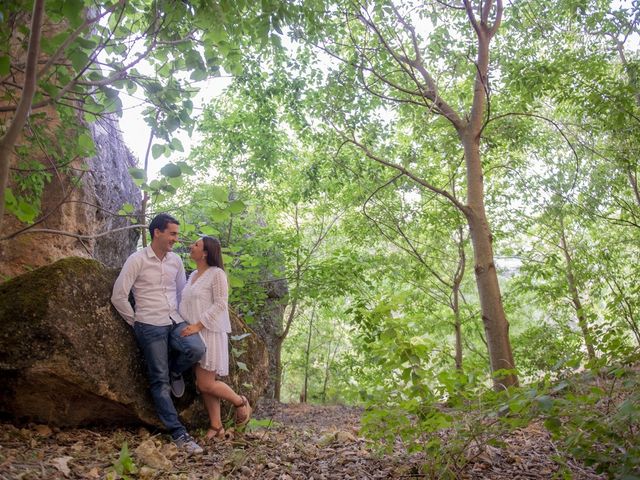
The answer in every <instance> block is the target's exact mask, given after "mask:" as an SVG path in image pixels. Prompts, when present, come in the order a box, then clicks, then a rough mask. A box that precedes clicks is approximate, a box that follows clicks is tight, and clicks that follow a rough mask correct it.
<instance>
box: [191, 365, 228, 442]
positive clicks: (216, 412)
mask: <svg viewBox="0 0 640 480" xmlns="http://www.w3.org/2000/svg"><path fill="white" fill-rule="evenodd" d="M195 370H196V382H197V384H198V388H199V389H200V393H201V395H202V400H203V401H204V406H205V408H206V409H207V413H208V414H209V425H210V427H211V429H213V431H214V432H213V435H212V436H218V435H216V432H218V433H221V434H222V435H224V430H222V418H221V416H220V399H219V398H218V397H216V396H215V395H212V394H211V393H208V392H207V391H206V387H205V389H204V390H203V388H202V386H203V385H205V386H206V385H208V384H210V383H213V382H215V374H214V373H213V372H209V371H207V370H205V369H203V368H200V366H199V365H196V369H195ZM209 433H212V432H211V431H210V432H209ZM222 435H220V436H222ZM207 437H209V435H207Z"/></svg>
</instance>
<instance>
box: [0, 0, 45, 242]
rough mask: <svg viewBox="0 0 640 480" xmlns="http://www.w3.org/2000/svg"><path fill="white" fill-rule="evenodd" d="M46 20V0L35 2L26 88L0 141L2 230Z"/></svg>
mask: <svg viewBox="0 0 640 480" xmlns="http://www.w3.org/2000/svg"><path fill="white" fill-rule="evenodd" d="M43 18H44V0H35V2H34V3H33V13H32V15H31V33H30V35H29V49H28V51H27V68H26V71H25V78H24V88H23V89H22V96H21V97H20V103H19V104H18V108H17V109H16V114H15V116H14V117H13V120H12V121H11V125H9V128H8V130H7V132H6V133H5V134H4V136H3V137H2V139H1V140H0V229H1V228H2V224H3V220H4V202H5V195H4V191H5V188H6V187H7V183H8V181H9V164H10V162H11V153H12V152H13V147H14V145H15V143H16V141H17V139H18V136H19V135H20V132H21V131H22V128H23V127H24V124H25V122H26V121H27V118H28V117H29V112H30V111H31V102H32V101H33V95H34V94H35V91H36V68H37V65H38V55H39V50H40V35H41V33H42V21H43Z"/></svg>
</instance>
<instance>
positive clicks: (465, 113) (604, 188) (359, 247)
mask: <svg viewBox="0 0 640 480" xmlns="http://www.w3.org/2000/svg"><path fill="white" fill-rule="evenodd" d="M1 15H2V16H1V25H0V28H1V30H0V35H2V38H3V41H2V42H0V81H1V82H2V91H1V92H3V95H2V99H1V101H0V115H2V118H3V124H2V126H1V127H0V128H1V129H2V130H1V133H2V135H3V136H2V139H1V140H0V167H1V168H0V173H1V174H2V175H0V181H1V182H2V183H1V185H0V187H2V188H0V218H2V219H4V220H2V221H3V223H4V225H5V228H3V229H2V239H0V240H1V241H2V242H15V241H17V239H19V238H20V237H21V236H23V235H26V234H30V235H36V234H40V235H42V236H43V238H45V239H47V240H45V241H49V240H48V239H51V238H52V236H51V235H52V233H51V232H38V230H42V228H41V225H39V224H40V223H42V219H43V218H46V217H47V216H49V215H51V214H52V211H51V210H48V209H47V208H45V207H44V206H43V204H42V202H41V195H42V192H43V190H44V189H45V188H46V185H49V184H52V183H55V182H59V181H62V180H61V179H62V178H64V179H65V181H69V182H71V184H73V182H78V183H79V182H80V181H81V179H82V176H83V175H84V173H82V172H83V171H84V170H87V168H86V166H85V167H83V163H82V159H83V158H87V157H91V156H92V155H93V154H95V145H94V142H93V140H92V136H91V135H90V132H89V126H90V125H91V123H92V122H96V121H99V120H100V119H102V118H105V117H106V116H108V115H118V114H119V113H121V108H122V103H121V100H120V98H121V97H122V96H124V95H132V96H135V97H136V98H138V99H140V101H143V102H146V103H147V104H148V107H147V108H146V110H145V111H144V121H145V122H146V123H147V124H148V125H149V126H150V128H151V135H150V137H149V139H148V145H149V148H148V151H147V155H146V158H144V159H141V163H140V165H138V166H137V167H133V168H131V169H130V173H131V176H132V177H133V179H134V181H135V182H136V184H137V185H138V186H139V187H140V189H141V190H142V192H143V198H142V203H141V205H139V206H138V205H135V202H133V201H131V202H127V203H125V204H123V205H122V206H121V207H120V211H119V212H111V214H113V215H115V216H118V217H122V218H124V219H126V220H127V222H126V227H123V228H127V229H137V228H138V225H139V224H144V223H145V222H146V219H148V218H149V217H150V216H152V215H153V214H154V213H155V212H159V211H169V212H172V213H173V214H175V215H176V216H177V217H178V218H179V219H180V221H181V226H182V227H181V228H182V233H183V234H184V243H185V246H186V245H187V244H188V242H189V241H191V240H194V239H195V238H197V236H198V235H202V234H206V235H214V236H217V237H219V238H220V239H221V240H222V242H223V245H224V252H225V262H226V265H227V267H228V273H229V278H230V285H231V295H232V298H231V302H232V303H233V305H234V306H235V308H236V309H237V310H238V312H239V314H240V315H241V316H242V317H243V319H244V320H245V321H246V322H247V323H248V324H249V325H251V324H252V323H255V322H259V321H260V320H259V319H260V312H261V311H262V310H263V309H264V308H265V307H264V305H265V303H266V302H267V300H268V297H269V289H270V288H271V284H273V283H275V282H279V281H280V282H281V281H282V280H286V283H287V285H288V295H287V297H286V309H285V310H284V314H283V319H282V324H281V325H279V326H278V332H277V341H276V342H275V343H274V345H273V346H272V349H273V352H272V354H273V355H274V358H275V366H274V368H275V372H276V374H275V377H274V379H273V380H274V389H273V392H274V393H273V394H274V397H275V398H276V399H278V400H282V401H285V402H289V401H296V402H297V401H302V402H304V401H307V402H322V403H325V402H327V403H334V402H338V403H348V404H359V405H363V406H366V407H367V409H366V412H365V415H364V417H363V430H364V431H365V432H366V433H367V434H368V435H370V436H371V437H373V438H375V439H377V440H380V441H381V443H380V445H382V446H383V448H384V446H385V445H386V447H388V448H393V446H394V439H397V438H400V439H402V442H403V445H404V446H405V447H406V448H408V449H409V450H416V451H426V452H428V453H429V454H430V455H431V457H430V458H432V459H433V464H432V465H431V468H432V469H433V470H432V472H433V474H434V475H436V474H443V475H444V473H443V472H453V471H455V470H456V468H457V467H458V465H456V463H455V462H456V460H455V459H456V458H458V457H457V456H456V452H459V451H462V450H463V449H464V448H465V446H466V445H468V443H469V442H470V441H471V440H473V441H480V442H484V443H487V442H492V441H498V440H497V439H498V438H499V436H500V435H501V434H502V433H504V432H505V431H509V430H510V429H514V428H518V427H519V426H522V425H526V424H528V423H529V422H532V421H538V420H539V421H541V422H543V423H544V426H545V428H546V429H547V430H549V431H550V432H551V433H552V434H553V435H554V436H555V438H557V439H558V440H559V441H561V443H562V445H563V448H564V451H565V452H568V454H569V455H573V456H576V457H577V458H580V459H582V460H583V461H585V462H586V463H587V464H590V465H594V468H596V469H597V470H598V471H601V472H604V473H606V474H608V475H609V476H611V477H619V478H629V479H631V478H640V477H639V476H637V475H638V469H639V468H640V447H639V445H640V442H638V429H639V428H640V393H639V392H640V389H639V388H638V382H639V381H640V380H639V379H638V377H637V374H636V368H637V361H638V352H639V347H640V313H639V312H640V282H638V279H639V278H640V266H639V262H638V258H639V254H640V189H639V186H638V173H639V172H638V170H639V167H638V163H639V162H638V158H639V155H640V83H639V78H638V75H639V74H640V51H639V48H638V42H639V29H638V22H639V21H640V5H639V4H638V2H637V1H636V0H634V1H627V2H613V1H608V0H559V1H556V2H536V1H529V0H518V1H512V2H507V3H503V2H502V1H501V0H496V1H493V0H481V1H472V0H463V1H462V2H456V1H451V2H447V1H440V0H435V1H432V2H418V1H411V0H404V1H402V2H401V1H396V2H388V1H371V2H357V1H335V2H329V1H326V2H325V1H322V0H300V1H294V2H281V1H276V0H263V1H262V2H249V1H244V0H237V1H225V0H221V1H219V2H204V1H203V2H188V1H184V2H173V1H155V2H152V1H147V0H132V1H124V0H121V1H110V2H109V1H107V2H99V3H94V2H92V1H89V0H73V1H63V0H51V1H47V2H44V1H43V0H34V1H33V2H24V1H17V2H10V3H4V4H3V5H2V11H1ZM220 75H225V76H226V75H228V76H231V82H230V84H229V86H228V87H227V88H226V89H225V90H224V92H223V93H222V94H220V95H219V96H217V97H216V98H215V99H214V100H213V101H212V102H211V103H210V104H208V105H206V107H205V108H204V110H203V111H202V112H200V111H199V110H198V108H197V106H194V104H193V98H194V96H195V94H196V91H197V89H198V88H207V87H206V84H204V85H205V86H204V87H202V85H203V84H202V83H201V82H202V81H203V80H205V79H207V78H209V77H213V76H220ZM45 112H47V113H45ZM52 115H53V116H55V118H56V119H57V120H56V121H55V122H51V116H52ZM71 125H72V126H71ZM181 130H183V131H184V130H186V131H188V132H193V131H196V130H197V131H198V133H199V137H200V138H201V140H200V141H199V142H198V144H197V145H196V146H194V147H193V148H192V149H191V152H190V154H189V155H184V154H183V153H182V152H183V151H184V147H183V145H182V143H181V142H180V140H179V139H178V138H176V134H177V133H178V132H179V131H181ZM34 151H39V152H47V153H48V154H47V158H46V161H43V160H41V159H34V158H35V157H34V155H33V152H34ZM150 161H153V162H161V164H163V165H164V166H163V167H162V169H161V170H160V175H159V176H158V177H157V178H155V179H152V178H150V177H149V175H148V170H149V168H148V166H149V162H150ZM74 162H75V163H74ZM5 187H6V188H5ZM62 204H64V201H63V202H62ZM62 204H61V205H62ZM61 205H56V206H54V207H52V208H62V207H61ZM7 219H11V220H7ZM16 219H17V220H18V221H19V222H20V225H21V226H20V229H19V230H18V229H13V230H10V229H9V230H8V229H7V225H11V226H13V225H14V224H15V223H14V222H15V220H16ZM12 222H13V223H12ZM12 228H13V227H12ZM58 234H60V232H58ZM64 234H65V235H71V237H72V238H74V235H75V238H76V240H77V241H83V240H87V241H88V240H91V239H90V238H84V237H82V235H80V237H82V238H80V237H78V235H79V232H65V233H64ZM55 235H57V234H54V237H55ZM144 242H146V238H144V236H143V243H144ZM184 251H185V252H186V249H185V250H184ZM187 257H188V255H186V254H185V262H186V263H187V264H188V263H189V262H190V260H189V259H188V258H187ZM191 267H193V265H191ZM443 429H446V430H448V431H449V432H450V436H449V437H448V440H447V441H446V442H445V441H443V439H442V437H441V436H438V435H437V432H441V431H442V430H443ZM625 475H626V476H625ZM634 475H636V476H634Z"/></svg>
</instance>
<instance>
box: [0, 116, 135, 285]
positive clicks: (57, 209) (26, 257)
mask: <svg viewBox="0 0 640 480" xmlns="http://www.w3.org/2000/svg"><path fill="white" fill-rule="evenodd" d="M52 115H53V113H52ZM89 130H90V131H91V133H92V136H93V139H94V142H95V146H96V155H95V156H94V157H92V158H86V159H76V160H74V161H72V162H71V165H70V166H71V167H72V168H73V169H74V170H73V172H78V171H81V170H84V169H86V171H85V172H84V173H83V174H76V173H73V174H72V173H68V174H66V175H57V176H55V178H53V179H52V181H51V182H49V183H47V184H46V185H45V186H44V190H43V192H42V198H41V200H42V204H41V205H42V215H41V216H42V218H41V221H40V222H39V223H38V224H37V225H36V226H35V227H34V228H35V229H38V230H40V229H47V230H49V231H50V232H51V231H59V232H67V233H70V234H74V235H84V236H87V238H86V239H83V240H79V239H77V238H74V237H72V236H67V235H64V233H60V234H52V233H29V231H28V230H27V231H25V232H24V233H21V234H20V235H18V236H15V237H14V238H11V239H9V240H6V241H0V275H2V276H6V277H13V276H15V275H19V274H21V273H24V272H27V271H29V270H31V269H33V268H36V267H41V266H44V265H48V264H50V263H53V262H55V261H56V260H59V259H61V258H66V257H71V256H77V257H86V258H94V259H96V260H99V261H101V262H102V263H104V264H105V265H108V266H110V267H114V268H116V267H119V266H121V265H122V264H123V263H124V261H125V260H126V258H127V257H128V256H129V254H130V253H131V252H133V251H134V250H135V249H136V245H137V242H138V238H139V236H140V235H139V230H137V229H129V230H120V229H121V228H123V227H127V226H128V225H130V224H131V223H130V221H129V220H128V219H127V218H126V217H121V216H118V215H117V212H118V211H119V210H120V209H121V208H122V206H123V205H124V204H126V203H128V204H131V205H132V206H133V208H134V212H139V211H140V205H141V202H142V195H141V193H140V189H139V188H138V187H136V185H135V184H134V182H133V179H132V178H131V175H130V174H129V168H130V167H133V166H135V164H136V161H135V158H134V157H133V155H132V154H131V153H130V152H129V150H128V149H127V147H126V146H125V144H124V142H123V140H122V135H121V134H120V131H119V127H118V122H117V120H116V119H115V118H114V117H110V116H105V117H104V118H103V119H101V120H99V121H98V122H96V123H95V124H92V125H90V127H89ZM74 133H75V134H77V132H75V131H74V130H73V129H72V131H70V132H69V135H73V134H74ZM32 156H33V157H34V158H38V155H37V152H33V154H32ZM43 161H44V160H43ZM10 186H13V185H12V184H10ZM24 228H25V225H24V224H23V223H21V222H20V221H18V219H16V218H15V217H14V216H13V215H11V214H9V213H5V216H4V223H3V229H4V234H6V235H9V234H13V233H16V232H19V231H22V230H23V229H24ZM107 232H109V233H107ZM105 234H106V235H105ZM91 237H94V238H91Z"/></svg>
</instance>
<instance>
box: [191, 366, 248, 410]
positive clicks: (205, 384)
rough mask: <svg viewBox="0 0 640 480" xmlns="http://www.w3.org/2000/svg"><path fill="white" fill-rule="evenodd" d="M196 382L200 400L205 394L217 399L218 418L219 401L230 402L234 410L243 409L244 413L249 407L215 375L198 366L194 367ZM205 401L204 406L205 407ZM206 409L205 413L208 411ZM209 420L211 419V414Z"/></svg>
mask: <svg viewBox="0 0 640 480" xmlns="http://www.w3.org/2000/svg"><path fill="white" fill-rule="evenodd" d="M196 382H197V383H198V389H199V390H200V392H201V393H202V398H203V399H204V398H205V394H208V395H210V396H212V397H216V398H217V399H218V418H219V417H220V402H219V399H223V400H226V401H228V402H230V403H231V404H232V405H233V406H235V407H236V408H242V409H245V413H246V411H247V410H248V409H250V407H249V406H248V405H245V403H244V399H243V397H241V396H240V395H238V394H237V393H236V392H234V391H233V389H232V388H231V387H230V386H229V385H227V384H226V383H224V382H221V381H220V380H217V379H216V374H215V373H214V372H210V371H208V370H205V369H204V368H202V367H201V366H200V365H196ZM206 402H207V401H206V400H205V405H206ZM208 408H209V407H207V411H208ZM209 415H210V418H211V414H209Z"/></svg>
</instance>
